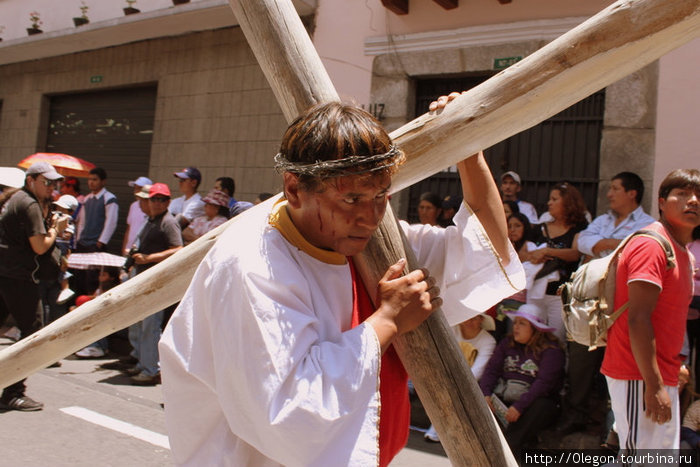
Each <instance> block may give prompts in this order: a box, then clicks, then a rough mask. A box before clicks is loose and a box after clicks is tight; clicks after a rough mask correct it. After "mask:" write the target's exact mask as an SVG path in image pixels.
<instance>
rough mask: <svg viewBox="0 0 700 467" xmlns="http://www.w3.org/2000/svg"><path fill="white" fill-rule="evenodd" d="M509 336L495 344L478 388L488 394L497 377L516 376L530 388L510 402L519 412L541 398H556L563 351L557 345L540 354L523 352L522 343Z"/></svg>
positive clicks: (561, 378)
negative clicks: (513, 341)
mask: <svg viewBox="0 0 700 467" xmlns="http://www.w3.org/2000/svg"><path fill="white" fill-rule="evenodd" d="M510 342H512V337H510V336H509V337H505V338H503V339H501V342H499V343H498V345H497V346H496V350H495V351H494V352H493V355H492V356H491V359H490V360H489V362H488V364H487V365H486V369H485V370H484V374H483V375H482V376H481V379H480V380H479V387H481V392H483V393H484V396H490V395H491V394H492V393H493V390H494V388H495V387H496V385H497V384H498V380H499V379H500V378H503V379H504V380H509V379H515V380H519V381H525V382H526V383H529V384H530V389H529V390H528V391H527V392H526V393H525V394H523V395H522V396H520V399H518V400H517V401H516V402H514V403H513V407H515V408H516V409H517V410H518V412H520V413H521V414H522V413H523V412H524V411H525V409H527V408H528V407H529V406H530V404H532V403H533V402H534V401H535V399H538V398H540V397H550V398H555V397H556V395H557V394H558V393H559V390H560V389H561V386H562V383H563V381H564V351H563V350H562V349H560V348H559V347H549V348H547V349H545V350H543V351H542V352H541V353H540V355H539V357H537V358H536V357H535V356H534V355H531V354H529V353H526V352H525V345H524V344H518V343H515V345H513V346H511V345H510Z"/></svg>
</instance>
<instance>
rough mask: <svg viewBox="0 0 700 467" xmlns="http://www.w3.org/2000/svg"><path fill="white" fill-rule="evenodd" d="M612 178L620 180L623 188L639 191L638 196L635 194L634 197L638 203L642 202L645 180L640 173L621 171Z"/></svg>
mask: <svg viewBox="0 0 700 467" xmlns="http://www.w3.org/2000/svg"><path fill="white" fill-rule="evenodd" d="M610 180H620V183H621V184H622V188H624V189H625V191H630V190H635V191H636V192H637V196H635V198H634V199H635V201H636V202H637V204H642V198H643V197H644V182H643V181H642V179H641V178H640V177H639V175H637V174H636V173H633V172H620V173H619V174H617V175H615V176H614V177H613V178H611V179H610Z"/></svg>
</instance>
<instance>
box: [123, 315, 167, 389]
mask: <svg viewBox="0 0 700 467" xmlns="http://www.w3.org/2000/svg"><path fill="white" fill-rule="evenodd" d="M162 322H163V310H161V311H159V312H157V313H155V314H152V315H151V316H148V317H146V318H144V319H143V320H142V321H141V322H139V323H136V324H134V325H133V326H132V327H134V328H137V329H134V337H136V336H138V338H137V342H138V344H137V346H135V347H134V350H135V351H136V353H137V356H136V358H138V360H139V363H138V365H137V367H138V368H139V369H140V370H141V371H142V372H143V373H146V374H147V375H148V376H155V375H157V374H158V373H160V365H159V364H158V341H159V340H160V334H161V329H160V326H161V323H162ZM131 335H132V331H131V328H129V338H130V339H131Z"/></svg>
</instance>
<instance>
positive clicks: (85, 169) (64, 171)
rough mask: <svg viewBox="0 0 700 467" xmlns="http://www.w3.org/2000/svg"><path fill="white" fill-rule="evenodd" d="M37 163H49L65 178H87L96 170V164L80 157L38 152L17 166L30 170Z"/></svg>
mask: <svg viewBox="0 0 700 467" xmlns="http://www.w3.org/2000/svg"><path fill="white" fill-rule="evenodd" d="M35 162H48V163H49V164H51V165H53V166H54V167H55V168H56V171H57V172H58V173H60V174H61V175H63V176H64V177H87V176H88V175H89V173H90V171H91V170H92V169H94V168H95V164H92V163H90V162H88V161H86V160H83V159H80V158H79V157H75V156H69V155H68V154H59V153H53V152H37V153H36V154H32V155H31V156H29V157H25V158H24V159H22V160H21V161H20V163H19V164H17V165H18V166H19V167H22V168H23V169H28V168H29V166H31V165H32V164H33V163H35Z"/></svg>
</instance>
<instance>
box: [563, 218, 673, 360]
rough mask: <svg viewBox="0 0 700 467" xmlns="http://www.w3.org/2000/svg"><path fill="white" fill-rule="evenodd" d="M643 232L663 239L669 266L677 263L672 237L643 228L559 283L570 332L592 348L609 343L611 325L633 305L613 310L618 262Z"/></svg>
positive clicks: (644, 234)
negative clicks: (633, 239) (623, 251)
mask: <svg viewBox="0 0 700 467" xmlns="http://www.w3.org/2000/svg"><path fill="white" fill-rule="evenodd" d="M640 236H642V237H649V238H653V239H654V240H656V241H657V242H659V245H661V248H663V250H664V252H665V253H666V268H667V269H671V268H673V267H675V265H676V256H675V254H674V252H673V248H672V247H671V244H670V243H669V242H668V240H666V238H665V237H664V236H663V235H661V234H659V233H657V232H654V231H653V230H639V231H637V232H635V233H633V234H631V235H628V236H627V237H626V238H625V239H624V240H623V241H622V242H620V244H619V245H618V246H617V248H615V251H613V252H612V253H610V254H609V255H607V256H604V257H602V258H597V259H593V260H591V261H589V262H588V263H585V264H583V265H581V266H579V268H578V269H577V270H576V271H575V272H574V273H573V274H572V275H571V279H570V280H569V281H568V282H565V283H564V284H562V285H561V286H560V287H559V293H560V296H561V300H562V303H563V305H564V307H563V309H562V319H563V321H564V326H565V327H566V333H567V336H568V337H569V338H570V339H571V340H573V341H574V342H577V343H579V344H582V345H585V346H588V350H589V351H591V350H595V349H596V348H598V347H601V346H604V345H606V343H607V334H608V329H609V328H610V326H612V324H613V322H615V320H616V319H617V318H618V317H619V316H620V315H621V314H622V313H623V312H624V311H625V310H626V309H627V306H628V305H629V302H627V303H625V304H623V305H622V306H620V308H618V309H617V310H614V311H613V310H612V307H613V304H614V301H615V276H616V274H617V262H618V257H619V256H620V253H621V252H622V250H623V249H624V248H625V245H627V243H628V242H629V241H630V240H631V239H632V238H634V237H640Z"/></svg>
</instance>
